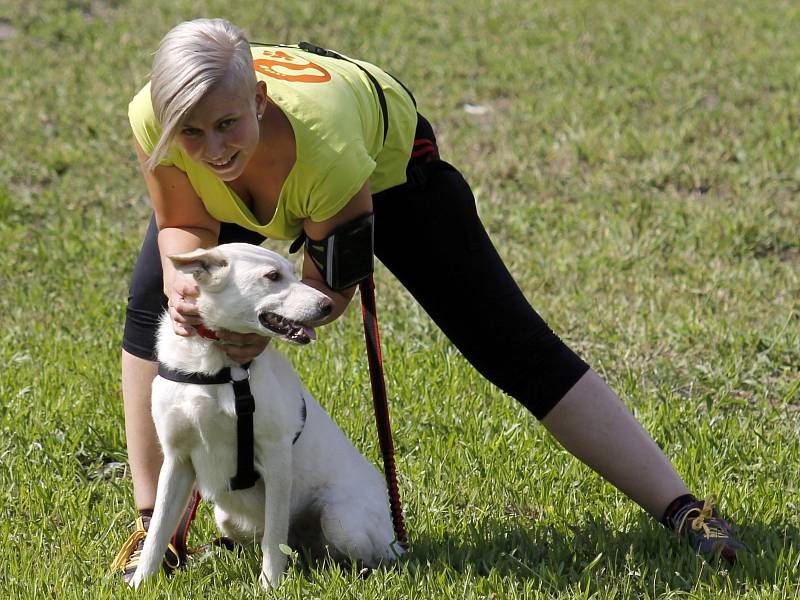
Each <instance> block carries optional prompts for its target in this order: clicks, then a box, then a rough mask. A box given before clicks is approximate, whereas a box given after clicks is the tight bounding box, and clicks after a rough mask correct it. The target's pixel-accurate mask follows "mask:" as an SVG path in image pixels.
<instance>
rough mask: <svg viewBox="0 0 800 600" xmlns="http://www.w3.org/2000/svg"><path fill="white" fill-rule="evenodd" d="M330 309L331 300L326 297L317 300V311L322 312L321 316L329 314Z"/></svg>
mask: <svg viewBox="0 0 800 600" xmlns="http://www.w3.org/2000/svg"><path fill="white" fill-rule="evenodd" d="M332 310H333V300H331V299H330V298H327V297H326V298H324V299H323V300H320V301H319V312H321V313H322V316H323V317H327V316H328V315H329V314H331V311H332Z"/></svg>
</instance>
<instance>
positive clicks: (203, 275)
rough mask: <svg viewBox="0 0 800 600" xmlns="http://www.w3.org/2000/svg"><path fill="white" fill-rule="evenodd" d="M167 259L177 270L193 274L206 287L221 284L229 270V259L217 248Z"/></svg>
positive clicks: (171, 256)
mask: <svg viewBox="0 0 800 600" xmlns="http://www.w3.org/2000/svg"><path fill="white" fill-rule="evenodd" d="M167 258H169V259H170V260H171V261H172V264H173V265H175V268H176V269H178V270H179V271H181V272H183V273H187V274H191V275H192V276H194V278H195V280H196V281H197V283H199V284H200V285H203V286H206V287H213V286H215V285H219V284H221V283H222V282H223V281H224V279H225V276H226V275H227V274H228V270H229V266H228V261H227V259H226V258H225V256H224V255H223V254H222V252H220V251H219V250H217V249H216V248H212V249H210V250H204V249H203V248H198V249H197V250H193V251H192V252H187V253H186V254H172V255H170V256H168V257H167Z"/></svg>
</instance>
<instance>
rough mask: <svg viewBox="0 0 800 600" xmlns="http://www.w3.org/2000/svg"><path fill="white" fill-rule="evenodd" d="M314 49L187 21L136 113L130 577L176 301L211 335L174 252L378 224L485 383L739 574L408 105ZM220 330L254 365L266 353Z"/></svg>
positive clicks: (400, 271) (177, 322)
mask: <svg viewBox="0 0 800 600" xmlns="http://www.w3.org/2000/svg"><path fill="white" fill-rule="evenodd" d="M313 50H314V49H313V48H312V49H311V51H306V50H302V49H299V48H296V47H274V46H253V47H251V46H250V45H249V44H248V42H247V40H246V39H245V37H244V35H243V34H242V32H241V31H240V30H239V29H237V28H236V27H234V26H233V25H231V24H230V23H228V22H226V21H223V20H202V19H201V20H196V21H191V22H187V23H182V24H180V25H178V26H177V27H175V28H174V29H173V30H171V31H170V32H169V33H168V34H167V35H166V36H165V37H164V39H163V40H162V41H161V44H160V47H159V50H158V52H157V53H156V56H155V59H154V62H153V72H152V80H151V83H150V84H148V85H147V86H145V88H144V89H142V90H141V91H140V92H139V94H138V95H137V96H136V97H135V98H134V100H133V101H132V102H131V105H130V111H129V116H130V120H131V125H132V128H133V131H134V137H135V143H136V152H137V154H138V157H139V160H140V162H141V165H142V171H143V173H144V178H145V181H146V184H147V188H148V190H149V193H150V198H151V200H152V203H153V208H154V220H153V221H152V222H151V224H150V228H149V230H148V232H147V235H146V237H145V241H144V245H143V247H142V252H141V255H140V257H139V260H138V262H137V265H136V268H135V270H134V276H133V283H132V287H131V296H130V299H129V306H128V312H127V318H126V325H125V336H124V342H123V352H122V373H123V376H122V386H123V396H124V403H125V428H126V435H127V444H128V452H129V461H130V465H131V472H132V475H133V484H134V495H135V501H136V505H137V507H138V508H139V510H140V515H141V517H140V519H139V522H138V525H137V532H136V533H134V535H133V536H132V537H131V539H130V540H129V542H128V543H127V544H126V546H125V548H124V549H123V551H122V552H121V556H120V561H118V562H119V565H120V567H121V568H122V569H123V570H124V571H125V572H126V573H128V574H131V573H132V571H133V568H134V567H135V562H136V559H137V556H138V552H137V550H136V548H137V547H140V546H141V540H142V538H143V536H144V534H145V530H146V525H147V520H148V518H149V514H150V510H151V509H152V507H153V503H154V499H155V491H156V483H157V479H158V471H159V467H160V461H161V456H160V453H159V448H158V443H157V440H156V434H155V431H154V428H153V424H152V420H151V417H150V411H149V405H150V382H151V381H152V379H153V377H154V376H155V373H156V363H155V362H153V360H154V356H153V345H154V331H155V323H156V320H157V319H158V317H159V315H160V313H161V312H162V310H163V308H162V307H164V306H166V307H167V308H168V310H169V315H170V317H171V318H172V322H173V326H174V328H175V331H176V332H177V333H178V334H179V335H183V336H191V335H196V334H197V331H198V327H200V326H201V325H202V323H201V320H200V319H199V317H198V314H197V310H196V307H195V305H194V303H193V299H194V297H196V295H197V290H196V288H195V286H194V283H193V281H192V280H191V279H189V278H187V277H185V276H184V275H182V274H181V273H179V272H177V271H176V270H175V269H174V268H173V267H172V265H171V263H170V261H169V260H164V257H165V256H167V255H170V254H177V253H182V252H187V251H190V250H192V249H195V248H198V247H209V246H214V245H216V244H218V243H223V242H228V241H249V242H252V243H260V242H261V241H262V240H263V238H264V237H269V238H272V239H284V240H292V239H295V238H297V237H298V236H300V235H302V234H304V235H305V236H307V238H309V239H312V240H324V239H325V238H326V237H327V236H328V235H329V234H330V232H331V231H332V230H334V229H336V228H339V227H341V226H343V225H346V224H348V223H351V222H353V221H354V220H355V219H358V218H359V217H362V216H364V215H365V214H368V213H374V227H375V229H374V239H375V246H374V250H375V255H376V256H377V257H378V258H379V259H380V260H381V261H382V262H383V263H384V264H385V265H386V266H387V267H388V268H389V269H390V270H391V271H392V272H393V273H394V275H395V276H396V277H397V278H398V279H399V280H400V281H401V282H402V283H403V285H404V286H405V287H406V288H407V289H408V290H409V291H410V292H411V294H412V295H413V296H414V297H415V298H416V299H417V300H418V301H419V302H420V304H421V305H422V306H423V307H424V308H425V310H426V311H427V312H428V313H429V314H430V316H431V317H432V318H433V320H434V321H435V322H436V323H437V325H439V327H441V329H442V330H443V331H444V333H445V334H446V335H447V336H448V337H449V339H450V340H451V341H452V342H453V343H454V344H455V345H456V346H457V347H458V349H459V350H460V351H461V352H462V353H463V354H464V355H465V356H466V358H467V359H468V360H469V361H470V362H471V363H472V364H473V365H474V366H475V367H476V368H477V369H478V370H479V371H480V372H481V373H482V374H483V375H484V376H486V377H487V378H488V379H489V380H490V381H492V382H493V383H494V384H496V385H497V386H499V387H500V388H501V389H503V390H504V391H505V392H507V393H508V394H510V395H511V396H513V397H514V398H516V399H517V400H518V401H520V402H521V403H522V404H524V405H525V406H526V407H527V408H528V409H529V410H530V411H531V412H532V413H533V414H534V415H535V416H536V417H537V418H538V419H539V420H541V422H542V423H543V425H544V426H545V427H546V428H547V430H548V431H550V433H551V434H552V435H554V436H555V438H556V439H557V440H558V441H559V442H560V443H561V444H563V445H564V447H566V448H567V449H568V450H569V451H570V452H571V453H572V454H573V455H575V456H576V457H577V458H578V459H580V460H581V461H583V462H584V463H586V464H587V465H588V466H590V467H591V468H592V469H594V470H595V471H597V472H598V473H599V474H600V475H602V476H603V477H604V478H606V479H607V480H608V481H609V482H611V483H612V484H613V485H615V486H616V487H617V488H619V489H620V490H621V491H622V492H624V493H625V494H626V495H628V496H629V497H630V498H631V499H632V500H634V501H635V502H636V503H638V504H639V505H640V506H642V507H643V508H644V509H645V510H646V511H647V512H648V513H650V514H651V515H652V516H653V517H655V518H656V519H658V520H659V521H661V522H662V523H663V524H664V525H665V526H667V527H668V528H671V529H674V530H677V531H678V533H679V534H681V535H683V536H684V537H686V538H687V539H688V541H689V543H690V544H691V546H692V547H693V548H694V549H695V551H697V552H699V553H701V554H704V555H709V556H710V555H715V554H721V555H722V556H724V557H725V558H726V559H727V560H728V561H729V562H733V561H734V560H735V557H736V552H737V550H740V549H742V548H743V547H744V546H743V544H741V543H740V542H739V541H738V540H736V539H735V537H733V535H732V533H731V530H730V527H729V526H728V524H727V523H725V522H724V521H722V520H721V519H720V518H719V517H718V516H717V514H716V512H715V511H713V508H712V506H711V504H712V501H706V502H705V503H704V502H703V501H699V500H697V498H695V497H694V496H692V495H691V494H690V493H689V490H688V489H687V488H686V485H685V484H684V482H683V481H682V480H681V478H680V477H679V476H678V474H677V473H676V472H675V470H674V469H673V467H672V465H671V464H670V462H669V460H668V459H667V458H666V457H665V456H664V454H663V453H662V452H661V450H660V449H659V448H658V446H657V445H656V444H655V442H654V441H653V440H652V439H651V437H650V436H649V435H648V434H647V433H646V432H645V431H644V430H643V429H642V427H641V426H640V425H639V424H638V422H637V421H636V420H635V419H634V417H633V416H632V415H631V413H630V412H629V411H628V410H627V409H626V408H625V406H624V405H623V404H622V402H621V401H620V400H619V398H618V397H617V396H616V395H615V394H614V392H612V391H611V390H610V389H609V388H608V386H607V385H606V384H605V383H604V382H603V380H602V379H601V378H600V377H599V376H598V375H597V374H596V373H595V372H594V371H592V370H591V369H590V368H589V367H588V365H586V363H584V362H583V361H582V360H581V359H580V358H579V357H578V356H577V355H575V353H574V352H572V351H571V350H570V349H569V348H568V347H567V346H566V345H565V344H564V343H563V342H562V341H561V340H560V339H559V338H558V337H557V336H556V335H555V334H554V333H553V332H552V331H551V330H550V329H549V328H548V327H547V325H546V324H545V323H544V321H543V320H542V319H541V318H540V317H539V315H538V314H537V313H536V312H535V311H534V310H533V309H532V308H531V307H530V305H529V304H528V302H527V301H526V300H525V298H524V297H523V295H522V293H521V292H520V290H519V288H518V287H517V285H516V283H515V282H514V281H513V279H512V278H511V276H510V275H509V273H508V271H507V269H506V268H505V266H504V265H503V263H502V261H501V259H500V258H499V256H498V255H497V253H496V251H495V249H494V247H493V246H492V244H491V242H490V241H489V238H488V237H487V235H486V232H485V231H484V229H483V226H482V225H481V223H480V221H479V219H478V216H477V213H476V211H475V203H474V199H473V197H472V193H471V191H470V189H469V186H468V185H467V184H466V182H465V181H464V179H463V178H462V177H461V175H460V174H459V173H458V171H456V170H455V169H454V168H452V167H451V166H450V165H448V164H447V163H444V162H442V161H441V160H439V156H438V149H437V147H436V140H435V137H434V134H433V131H432V129H431V126H430V124H429V123H428V122H427V121H426V120H425V119H424V118H423V117H421V116H419V115H418V114H417V112H416V108H415V104H414V100H413V98H412V97H411V95H410V93H409V92H408V91H407V90H406V89H405V88H404V87H403V86H402V85H401V84H400V83H399V82H397V81H396V80H394V79H393V78H392V77H391V76H389V75H387V74H386V73H384V72H383V71H381V70H380V69H378V68H377V67H375V66H373V65H370V64H368V63H356V62H354V61H351V60H349V59H346V58H343V57H340V56H338V55H332V54H331V53H327V55H325V52H318V53H315V52H314V51H313ZM367 252H368V250H367ZM359 257H360V258H361V259H362V260H363V258H364V257H363V256H361V255H359V256H357V257H356V262H357V261H358V258H359ZM421 264H425V265H426V268H425V269H420V268H419V265H421ZM162 269H163V273H162ZM325 275H326V273H321V272H320V270H319V269H318V268H317V266H316V265H315V262H314V261H313V260H310V259H309V249H308V247H306V250H305V255H304V261H303V269H302V277H303V281H304V282H305V283H307V284H309V285H311V286H313V287H315V288H317V289H319V290H321V291H323V292H325V293H326V294H327V295H328V296H330V297H331V298H332V299H333V301H334V305H335V308H334V310H333V312H332V313H331V315H330V317H329V318H328V319H327V322H329V321H332V320H334V319H336V318H337V317H338V316H339V315H340V314H342V311H343V310H344V309H345V307H346V306H347V304H348V302H349V301H350V299H351V298H352V296H353V292H354V289H355V288H354V287H349V288H345V289H343V290H338V289H337V290H334V289H331V287H330V286H329V283H330V282H331V280H330V277H328V278H327V279H326V277H325ZM334 287H336V286H334ZM487 312H489V313H497V314H503V315H504V319H505V320H506V321H507V322H509V323H513V324H514V326H513V327H511V328H497V330H496V331H487V330H481V329H479V328H475V327H474V326H473V323H472V321H473V319H474V315H475V314H479V313H487ZM201 331H202V328H201ZM219 335H220V341H219V343H220V344H223V345H224V348H225V349H226V351H227V352H228V354H229V355H230V356H231V357H232V358H233V359H235V360H238V361H240V362H246V361H248V360H250V359H252V358H253V357H254V356H256V355H258V354H259V353H260V352H261V351H262V350H263V349H264V347H265V345H266V343H267V341H266V339H265V338H262V337H259V336H256V335H238V334H233V333H229V332H220V333H219ZM587 423H591V424H592V426H591V427H590V428H587V427H586V424H587ZM174 558H175V557H174V556H168V557H167V558H166V559H165V560H167V559H169V560H167V562H170V563H174Z"/></svg>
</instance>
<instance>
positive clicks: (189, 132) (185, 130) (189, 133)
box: [181, 127, 202, 137]
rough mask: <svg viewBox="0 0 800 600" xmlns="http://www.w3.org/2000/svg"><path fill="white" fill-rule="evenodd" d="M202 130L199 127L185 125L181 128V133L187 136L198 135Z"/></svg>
mask: <svg viewBox="0 0 800 600" xmlns="http://www.w3.org/2000/svg"><path fill="white" fill-rule="evenodd" d="M201 133H202V132H201V131H200V130H199V129H195V128H194V127H184V128H183V129H182V130H181V134H183V135H185V136H186V137H197V136H199V135H200V134H201Z"/></svg>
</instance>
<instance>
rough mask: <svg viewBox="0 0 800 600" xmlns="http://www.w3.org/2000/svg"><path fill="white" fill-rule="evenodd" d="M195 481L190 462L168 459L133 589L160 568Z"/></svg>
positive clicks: (165, 463)
mask: <svg viewBox="0 0 800 600" xmlns="http://www.w3.org/2000/svg"><path fill="white" fill-rule="evenodd" d="M193 482H194V470H193V469H192V466H191V464H189V463H188V462H181V461H178V460H175V459H174V458H165V459H164V464H163V465H162V466H161V472H160V474H159V476H158V489H157V491H156V504H155V508H154V509H153V519H152V521H150V528H149V529H148V531H147V538H146V539H145V542H144V548H143V549H142V557H141V559H140V561H139V566H138V568H137V569H136V573H134V575H133V578H132V579H131V581H130V585H131V587H134V588H135V587H138V586H139V584H140V583H141V582H142V581H143V580H144V579H145V578H146V577H150V576H151V575H155V574H156V573H157V572H158V570H159V569H160V568H161V561H162V560H164V552H165V551H166V549H167V544H169V539H170V537H171V536H172V532H173V531H175V527H177V525H178V519H179V518H180V516H181V513H182V512H183V509H184V507H185V506H186V500H187V499H188V498H189V492H191V490H192V484H193Z"/></svg>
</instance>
